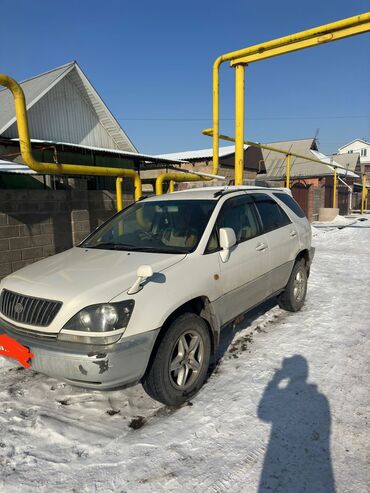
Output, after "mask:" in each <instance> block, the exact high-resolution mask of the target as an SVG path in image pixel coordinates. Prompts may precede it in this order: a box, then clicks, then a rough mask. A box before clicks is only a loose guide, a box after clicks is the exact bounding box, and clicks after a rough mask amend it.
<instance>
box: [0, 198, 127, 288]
mask: <svg viewBox="0 0 370 493" xmlns="http://www.w3.org/2000/svg"><path fill="white" fill-rule="evenodd" d="M124 201H125V204H128V203H130V202H132V195H131V194H124ZM115 211H116V197H115V194H114V193H112V192H108V191H105V190H1V191H0V279H1V278H3V277H5V276H6V275H8V274H10V273H11V272H14V271H16V270H18V269H20V268H22V267H24V266H26V265H28V264H30V263H32V262H36V261H37V260H41V259H42V258H45V257H48V256H50V255H54V254H55V253H59V252H62V251H63V250H66V249H68V248H71V247H72V246H73V245H76V244H78V243H79V242H80V241H81V240H82V239H83V238H85V237H86V236H87V235H88V234H89V233H90V231H92V230H93V229H95V228H96V227H97V226H99V225H100V224H101V223H102V222H103V221H105V220H106V219H108V218H109V217H110V216H111V215H112V214H114V213H115Z"/></svg>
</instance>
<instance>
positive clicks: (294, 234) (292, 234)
mask: <svg viewBox="0 0 370 493" xmlns="http://www.w3.org/2000/svg"><path fill="white" fill-rule="evenodd" d="M289 236H291V237H292V238H294V237H295V236H297V231H291V232H290V234H289Z"/></svg>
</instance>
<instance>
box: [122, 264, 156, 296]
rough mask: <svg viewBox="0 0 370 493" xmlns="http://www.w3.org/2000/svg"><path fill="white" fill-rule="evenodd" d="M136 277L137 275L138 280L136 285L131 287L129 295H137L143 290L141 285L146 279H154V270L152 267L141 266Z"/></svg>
mask: <svg viewBox="0 0 370 493" xmlns="http://www.w3.org/2000/svg"><path fill="white" fill-rule="evenodd" d="M136 275H137V279H136V281H135V282H134V284H133V285H132V286H131V288H130V289H129V290H128V291H127V294H136V293H138V292H139V291H140V290H141V289H143V286H142V285H141V283H142V282H143V281H145V280H146V279H148V278H149V277H152V275H153V268H152V266H151V265H140V267H139V268H138V269H137V271H136Z"/></svg>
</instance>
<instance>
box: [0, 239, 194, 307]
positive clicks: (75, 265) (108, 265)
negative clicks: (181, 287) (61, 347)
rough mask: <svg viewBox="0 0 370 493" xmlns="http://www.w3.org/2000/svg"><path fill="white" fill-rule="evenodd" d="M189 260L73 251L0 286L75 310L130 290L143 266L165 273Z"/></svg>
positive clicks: (38, 264) (160, 255) (165, 255)
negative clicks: (72, 307)
mask: <svg viewBox="0 0 370 493" xmlns="http://www.w3.org/2000/svg"><path fill="white" fill-rule="evenodd" d="M185 257H186V255H182V254H168V253H152V252H150V253H147V252H127V251H116V250H100V249H99V250H97V249H91V248H77V247H75V248H72V249H70V250H67V251H65V252H63V253H59V254H57V255H54V256H52V257H49V258H47V259H44V260H41V261H40V262H36V263H34V264H32V265H29V266H28V267H25V268H23V269H21V270H19V271H17V272H15V273H14V274H11V275H10V276H8V277H7V278H6V279H4V282H3V283H2V284H1V287H4V288H6V289H9V290H11V291H15V292H17V293H21V294H25V295H29V296H35V297H38V298H46V299H51V300H58V301H62V302H63V303H64V304H65V305H66V304H69V303H73V305H75V306H76V307H77V306H78V308H79V309H80V307H83V306H88V305H92V304H95V303H106V302H108V301H110V300H112V299H113V298H116V297H117V296H118V295H119V294H120V293H122V292H125V291H127V290H128V289H129V288H130V287H131V286H132V284H133V283H134V282H135V280H136V279H137V275H136V271H137V269H138V267H139V266H140V265H143V264H150V265H151V266H152V268H153V272H154V273H157V272H162V271H163V270H165V269H167V268H168V267H170V266H171V265H174V264H175V263H177V262H180V261H181V260H183V259H184V258H185Z"/></svg>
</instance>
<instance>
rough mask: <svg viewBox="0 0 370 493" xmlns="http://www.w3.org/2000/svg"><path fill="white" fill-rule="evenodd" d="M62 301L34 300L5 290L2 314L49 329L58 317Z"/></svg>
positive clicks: (0, 302)
mask: <svg viewBox="0 0 370 493" xmlns="http://www.w3.org/2000/svg"><path fill="white" fill-rule="evenodd" d="M61 306H62V303H61V302H60V301H53V300H45V299H42V298H34V297H32V296H25V295H23V294H19V293H15V292H13V291H8V290H7V289H3V291H2V293H1V297H0V312H1V313H2V314H3V315H4V316H5V317H7V318H10V319H11V320H14V321H15V322H20V323H23V324H27V325H36V326H39V327H47V326H48V325H50V324H51V322H52V321H53V320H54V318H55V317H56V314H57V313H58V311H59V310H60V307H61Z"/></svg>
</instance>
